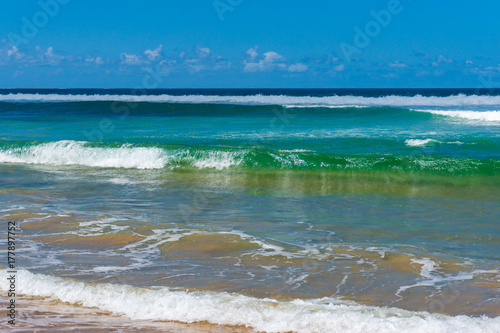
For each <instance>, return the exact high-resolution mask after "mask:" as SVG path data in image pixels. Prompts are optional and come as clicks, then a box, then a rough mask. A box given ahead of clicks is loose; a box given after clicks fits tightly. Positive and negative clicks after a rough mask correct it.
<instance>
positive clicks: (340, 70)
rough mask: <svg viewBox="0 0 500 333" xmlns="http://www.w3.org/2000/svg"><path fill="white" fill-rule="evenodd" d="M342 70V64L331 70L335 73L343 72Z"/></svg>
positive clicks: (343, 67)
mask: <svg viewBox="0 0 500 333" xmlns="http://www.w3.org/2000/svg"><path fill="white" fill-rule="evenodd" d="M344 69H345V66H344V64H340V65H337V66H335V67H333V70H334V71H336V72H343V71H344Z"/></svg>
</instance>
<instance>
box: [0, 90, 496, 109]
mask: <svg viewBox="0 0 500 333" xmlns="http://www.w3.org/2000/svg"><path fill="white" fill-rule="evenodd" d="M0 101H24V102H86V101H89V102H92V101H121V102H151V103H227V104H262V105H284V106H291V107H300V106H308V107H364V106H442V107H449V106H484V105H486V106H488V105H489V106H491V105H499V106H500V96H477V95H464V94H458V95H452V96H446V97H439V96H422V95H415V96H397V95H389V96H381V97H363V96H352V95H348V96H337V95H333V96H323V97H313V96H287V95H260V94H258V95H250V96H219V95H182V96H174V95H166V94H164V95H85V94H80V95H69V94H21V93H19V94H4V95H0Z"/></svg>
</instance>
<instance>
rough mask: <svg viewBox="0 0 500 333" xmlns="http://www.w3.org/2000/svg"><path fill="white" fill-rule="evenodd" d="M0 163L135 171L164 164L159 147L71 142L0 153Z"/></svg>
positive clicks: (14, 149)
mask: <svg viewBox="0 0 500 333" xmlns="http://www.w3.org/2000/svg"><path fill="white" fill-rule="evenodd" d="M0 162H1V163H28V164H44V165H84V166H90V167H105V168H137V169H159V168H163V167H164V166H165V163H166V162H165V157H164V153H163V151H162V150H161V149H159V148H141V147H137V148H129V147H127V146H122V147H120V148H99V147H86V146H85V142H79V141H71V140H63V141H56V142H50V143H43V144H40V145H34V146H29V147H22V148H11V149H8V150H0Z"/></svg>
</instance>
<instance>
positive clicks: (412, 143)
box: [405, 139, 439, 147]
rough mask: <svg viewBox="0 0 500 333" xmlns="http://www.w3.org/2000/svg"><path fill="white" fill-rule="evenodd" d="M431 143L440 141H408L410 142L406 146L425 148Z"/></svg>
mask: <svg viewBox="0 0 500 333" xmlns="http://www.w3.org/2000/svg"><path fill="white" fill-rule="evenodd" d="M430 142H439V141H437V140H434V139H424V140H420V139H408V140H406V141H405V143H406V145H407V146H411V147H420V146H425V145H427V144H428V143H430Z"/></svg>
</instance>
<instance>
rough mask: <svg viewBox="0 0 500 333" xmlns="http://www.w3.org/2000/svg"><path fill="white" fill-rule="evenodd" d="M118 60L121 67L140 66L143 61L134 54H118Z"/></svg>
mask: <svg viewBox="0 0 500 333" xmlns="http://www.w3.org/2000/svg"><path fill="white" fill-rule="evenodd" d="M120 59H121V60H122V62H121V64H122V65H132V66H133V65H141V64H143V63H144V60H142V59H141V57H139V56H137V55H135V54H127V53H122V54H120Z"/></svg>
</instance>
